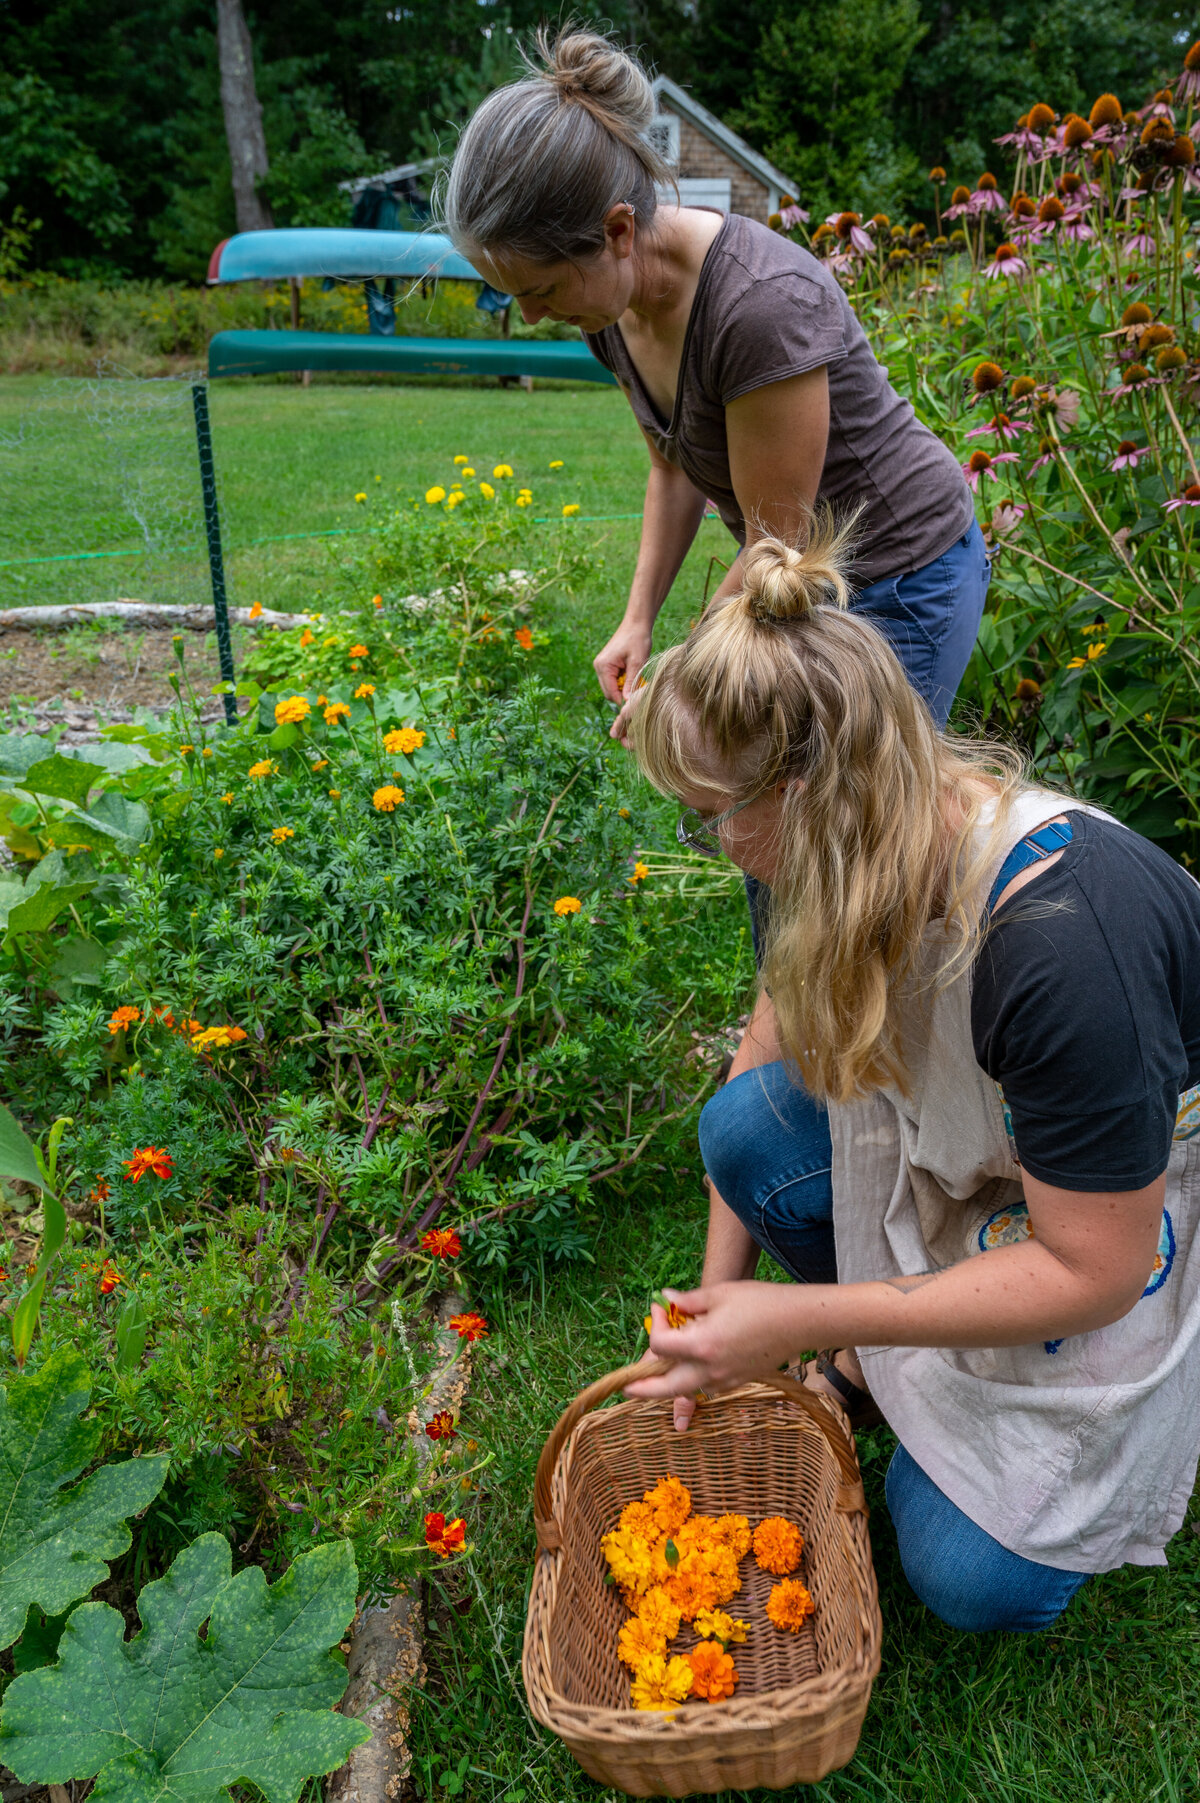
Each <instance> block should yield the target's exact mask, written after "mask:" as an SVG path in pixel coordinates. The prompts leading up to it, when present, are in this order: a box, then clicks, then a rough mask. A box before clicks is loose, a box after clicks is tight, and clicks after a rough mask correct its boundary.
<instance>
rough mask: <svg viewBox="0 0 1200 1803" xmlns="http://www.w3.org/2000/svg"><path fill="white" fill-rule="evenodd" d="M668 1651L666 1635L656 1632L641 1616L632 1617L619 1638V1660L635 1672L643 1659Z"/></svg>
mask: <svg viewBox="0 0 1200 1803" xmlns="http://www.w3.org/2000/svg"><path fill="white" fill-rule="evenodd" d="M676 1619H678V1617H677V1618H676ZM666 1650H667V1637H666V1635H665V1634H660V1633H658V1632H656V1631H655V1629H654V1628H652V1627H651V1626H650V1624H649V1623H648V1622H645V1621H643V1620H642V1618H641V1616H640V1615H631V1616H630V1618H629V1620H628V1621H627V1622H626V1623H625V1625H624V1627H623V1628H622V1629H621V1632H620V1634H619V1635H618V1636H617V1658H618V1659H620V1660H621V1662H622V1663H623V1664H624V1665H631V1666H633V1667H634V1669H635V1670H636V1668H637V1667H638V1666H639V1665H640V1664H641V1663H642V1660H643V1659H650V1658H653V1657H654V1655H655V1654H659V1655H661V1654H663V1653H665V1652H666Z"/></svg>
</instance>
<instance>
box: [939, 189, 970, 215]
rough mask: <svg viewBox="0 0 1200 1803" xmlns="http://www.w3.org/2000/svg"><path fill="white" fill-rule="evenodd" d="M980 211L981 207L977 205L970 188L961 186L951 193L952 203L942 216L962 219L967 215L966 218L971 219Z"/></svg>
mask: <svg viewBox="0 0 1200 1803" xmlns="http://www.w3.org/2000/svg"><path fill="white" fill-rule="evenodd" d="M978 211H979V209H978V207H977V206H976V205H975V201H974V196H973V195H972V193H971V190H970V188H964V187H962V186H959V187H957V188H955V190H954V192H953V193H952V194H951V196H950V205H949V206H948V207H947V208H946V211H945V212H944V213H943V214H942V218H943V219H962V218H963V217H964V216H965V217H966V218H968V219H971V218H973V217H974V215H975V214H976V213H977V212H978Z"/></svg>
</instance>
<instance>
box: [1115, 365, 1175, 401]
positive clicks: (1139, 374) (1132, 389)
mask: <svg viewBox="0 0 1200 1803" xmlns="http://www.w3.org/2000/svg"><path fill="white" fill-rule="evenodd" d="M1165 381H1166V377H1165V376H1152V375H1151V374H1150V371H1149V370H1148V369H1147V368H1146V365H1145V364H1144V363H1130V364H1127V365H1126V368H1125V380H1124V381H1123V382H1122V383H1121V386H1120V387H1119V388H1111V389H1110V390H1109V393H1110V394H1111V395H1112V397H1113V399H1114V400H1122V399H1123V398H1124V396H1125V395H1127V394H1138V393H1140V391H1141V390H1142V389H1143V388H1161V387H1162V385H1163V383H1164V382H1165Z"/></svg>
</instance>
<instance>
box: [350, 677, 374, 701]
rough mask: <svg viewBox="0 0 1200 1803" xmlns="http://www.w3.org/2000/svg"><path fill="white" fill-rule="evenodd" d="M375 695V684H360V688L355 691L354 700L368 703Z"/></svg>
mask: <svg viewBox="0 0 1200 1803" xmlns="http://www.w3.org/2000/svg"><path fill="white" fill-rule="evenodd" d="M374 693H375V684H374V683H373V682H360V683H359V685H358V687H357V688H356V689H355V691H354V699H355V700H356V701H366V700H368V699H369V698H370V696H372V695H373V694H374Z"/></svg>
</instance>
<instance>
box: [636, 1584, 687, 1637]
mask: <svg viewBox="0 0 1200 1803" xmlns="http://www.w3.org/2000/svg"><path fill="white" fill-rule="evenodd" d="M636 1601H637V1611H636V1613H637V1615H638V1617H639V1618H640V1619H641V1620H642V1621H644V1622H645V1624H646V1626H647V1627H648V1628H650V1629H652V1630H653V1631H654V1632H655V1633H656V1634H661V1635H662V1636H663V1638H664V1639H665V1640H674V1638H675V1636H676V1634H678V1632H679V1623H680V1620H681V1619H682V1618H681V1616H680V1614H679V1611H678V1609H677V1608H676V1607H675V1605H674V1603H673V1602H672V1601H671V1599H670V1597H669V1596H668V1595H667V1593H666V1591H665V1590H664V1589H663V1588H662V1585H661V1584H656V1585H655V1586H654V1588H653V1589H652V1590H647V1592H646V1594H645V1596H641V1597H638V1598H637V1599H636Z"/></svg>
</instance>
